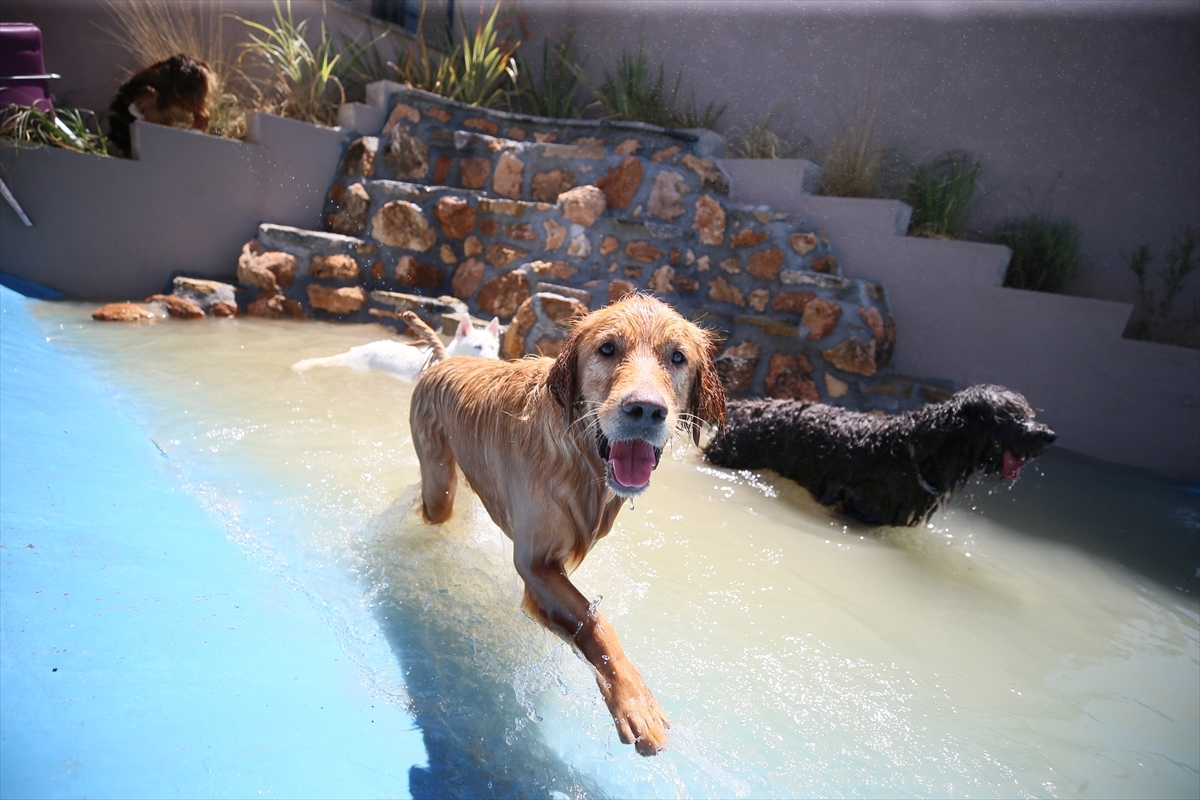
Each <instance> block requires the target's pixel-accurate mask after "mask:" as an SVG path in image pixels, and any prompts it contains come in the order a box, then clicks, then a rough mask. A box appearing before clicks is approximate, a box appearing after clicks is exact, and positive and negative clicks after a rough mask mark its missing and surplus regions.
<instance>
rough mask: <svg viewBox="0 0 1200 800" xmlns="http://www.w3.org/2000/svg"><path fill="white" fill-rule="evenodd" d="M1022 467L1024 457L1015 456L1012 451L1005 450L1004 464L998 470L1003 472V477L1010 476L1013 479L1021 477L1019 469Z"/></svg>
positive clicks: (1023, 467)
mask: <svg viewBox="0 0 1200 800" xmlns="http://www.w3.org/2000/svg"><path fill="white" fill-rule="evenodd" d="M1023 469H1025V459H1023V458H1017V457H1016V456H1014V455H1013V454H1012V453H1010V452H1009V451H1007V450H1005V451H1004V466H1003V467H1002V468H1001V470H1000V471H1001V472H1002V473H1003V474H1004V477H1006V478H1011V479H1012V480H1014V481H1015V480H1016V479H1017V478H1019V477H1021V470H1023Z"/></svg>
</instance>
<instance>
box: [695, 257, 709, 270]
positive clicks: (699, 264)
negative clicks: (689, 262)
mask: <svg viewBox="0 0 1200 800" xmlns="http://www.w3.org/2000/svg"><path fill="white" fill-rule="evenodd" d="M709 264H710V259H709V257H708V256H707V255H703V256H700V258H698V259H696V272H708V270H709V268H710V267H709Z"/></svg>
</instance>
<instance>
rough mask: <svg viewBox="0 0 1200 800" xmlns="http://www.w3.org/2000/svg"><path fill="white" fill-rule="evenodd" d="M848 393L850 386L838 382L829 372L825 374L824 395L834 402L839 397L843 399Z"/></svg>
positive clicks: (843, 382)
mask: <svg viewBox="0 0 1200 800" xmlns="http://www.w3.org/2000/svg"><path fill="white" fill-rule="evenodd" d="M848 391H850V384H848V383H846V382H845V381H841V380H838V379H837V378H835V377H834V375H833V373H831V372H826V373H825V393H826V394H827V395H829V396H830V397H831V398H833V399H834V400H836V399H838V398H839V397H845V396H846V392H848Z"/></svg>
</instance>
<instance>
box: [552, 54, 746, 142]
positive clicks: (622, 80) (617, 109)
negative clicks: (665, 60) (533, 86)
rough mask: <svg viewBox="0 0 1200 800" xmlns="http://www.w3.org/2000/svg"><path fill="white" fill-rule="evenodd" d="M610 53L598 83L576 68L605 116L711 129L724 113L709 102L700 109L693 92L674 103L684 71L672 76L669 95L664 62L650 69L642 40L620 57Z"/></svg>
mask: <svg viewBox="0 0 1200 800" xmlns="http://www.w3.org/2000/svg"><path fill="white" fill-rule="evenodd" d="M610 56H611V65H610V66H611V71H610V69H609V67H605V69H604V82H603V83H601V84H600V86H596V85H595V84H594V83H592V81H591V80H590V79H589V78H588V77H587V76H586V75H585V74H584V72H583V70H582V69H581V68H578V67H577V68H576V70H575V71H576V74H577V75H578V76H579V78H580V79H581V80H582V81H583V82H584V84H585V85H586V86H587V87H588V88H589V89H590V90H591V92H592V94H593V95H595V97H596V100H595V103H596V104H598V105H599V106H600V108H601V110H602V112H603V114H604V117H605V118H606V119H614V120H625V121H631V122H647V123H649V124H651V125H658V126H659V127H661V128H712V127H713V126H714V125H716V124H717V121H718V120H719V119H720V118H721V115H722V114H724V113H725V106H721V107H720V108H716V106H715V104H714V103H711V102H710V103H709V104H708V105H707V106H706V107H705V109H704V111H699V110H698V106H697V104H696V97H695V93H693V95H692V100H691V102H690V103H689V104H688V105H686V106H683V107H679V106H677V105H676V98H677V97H678V96H679V86H680V84H682V83H683V70H682V69H680V70H679V74H678V75H676V76H675V85H674V86H673V87H672V88H671V92H670V94H669V95H668V93H667V83H666V75H665V71H664V68H663V65H662V63H661V62H660V63H659V65H658V70H657V71H654V70H652V69H651V67H650V60H649V58H648V57H647V55H646V43H645V42H644V41H639V42H638V46H637V50H635V51H634V52H633V53H630V52H629V51H628V50H622V51H621V55H620V57H618V56H617V55H616V54H615V53H610Z"/></svg>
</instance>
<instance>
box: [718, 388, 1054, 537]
mask: <svg viewBox="0 0 1200 800" xmlns="http://www.w3.org/2000/svg"><path fill="white" fill-rule="evenodd" d="M1055 438H1057V437H1056V434H1055V433H1054V431H1052V430H1050V428H1048V427H1047V426H1045V425H1042V424H1041V423H1038V422H1034V421H1033V409H1031V408H1030V407H1029V403H1027V402H1026V401H1025V398H1024V397H1022V396H1021V395H1019V394H1017V393H1016V392H1010V391H1008V390H1007V389H1005V388H1003V387H1000V386H972V387H971V388H969V389H964V390H963V391H961V392H958V393H957V394H955V395H954V396H953V397H951V398H950V399H949V400H947V401H946V402H944V403H939V404H937V405H931V406H926V407H925V408H922V409H920V410H919V411H911V412H908V413H906V414H900V415H897V416H893V417H884V416H878V415H875V414H865V413H862V412H857V411H847V410H845V409H842V408H838V407H836V406H828V405H822V404H820V403H808V402H804V401H801V400H733V401H730V402H729V405H728V412H727V415H726V417H725V427H724V429H723V430H722V431H720V432H719V433H718V434H717V435H716V437H715V438H714V439H713V440H712V441H711V442H710V443H709V444H708V446H707V447H706V448H705V450H704V455H705V458H707V459H708V460H709V461H710V462H711V463H713V464H716V465H718V466H722V467H730V468H733V469H772V470H775V471H776V472H778V473H779V474H780V475H783V476H784V477H785V478H791V479H792V480H794V481H796V482H797V483H799V484H800V485H801V486H803V487H804V488H805V489H808V491H809V492H811V493H812V495H813V497H814V498H815V499H816V500H817V502H819V503H820V504H821V505H823V506H826V507H828V508H830V509H831V510H833V511H835V512H837V513H840V514H842V515H845V516H847V517H850V518H853V519H856V520H860V521H862V522H867V523H870V524H874V525H919V524H920V523H922V522H924V521H926V520H928V519H929V517H930V515H932V514H933V512H934V511H935V510H937V508H938V506H939V505H940V504H941V503H944V502H946V501H947V500H949V499H950V495H951V494H952V493H953V492H954V491H955V490H957V489H959V488H960V487H962V486H963V484H965V483H966V482H967V479H968V478H970V477H971V475H973V474H974V473H976V472H983V473H984V474H995V473H997V472H998V473H1002V474H1003V475H1004V476H1005V477H1006V478H1013V479H1016V478H1018V477H1019V476H1020V474H1021V468H1022V467H1024V466H1025V462H1026V461H1027V460H1029V459H1032V458H1037V457H1038V456H1040V455H1041V454H1042V453H1044V452H1045V451H1046V448H1048V447H1049V446H1050V445H1051V444H1053V443H1054V440H1055Z"/></svg>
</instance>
